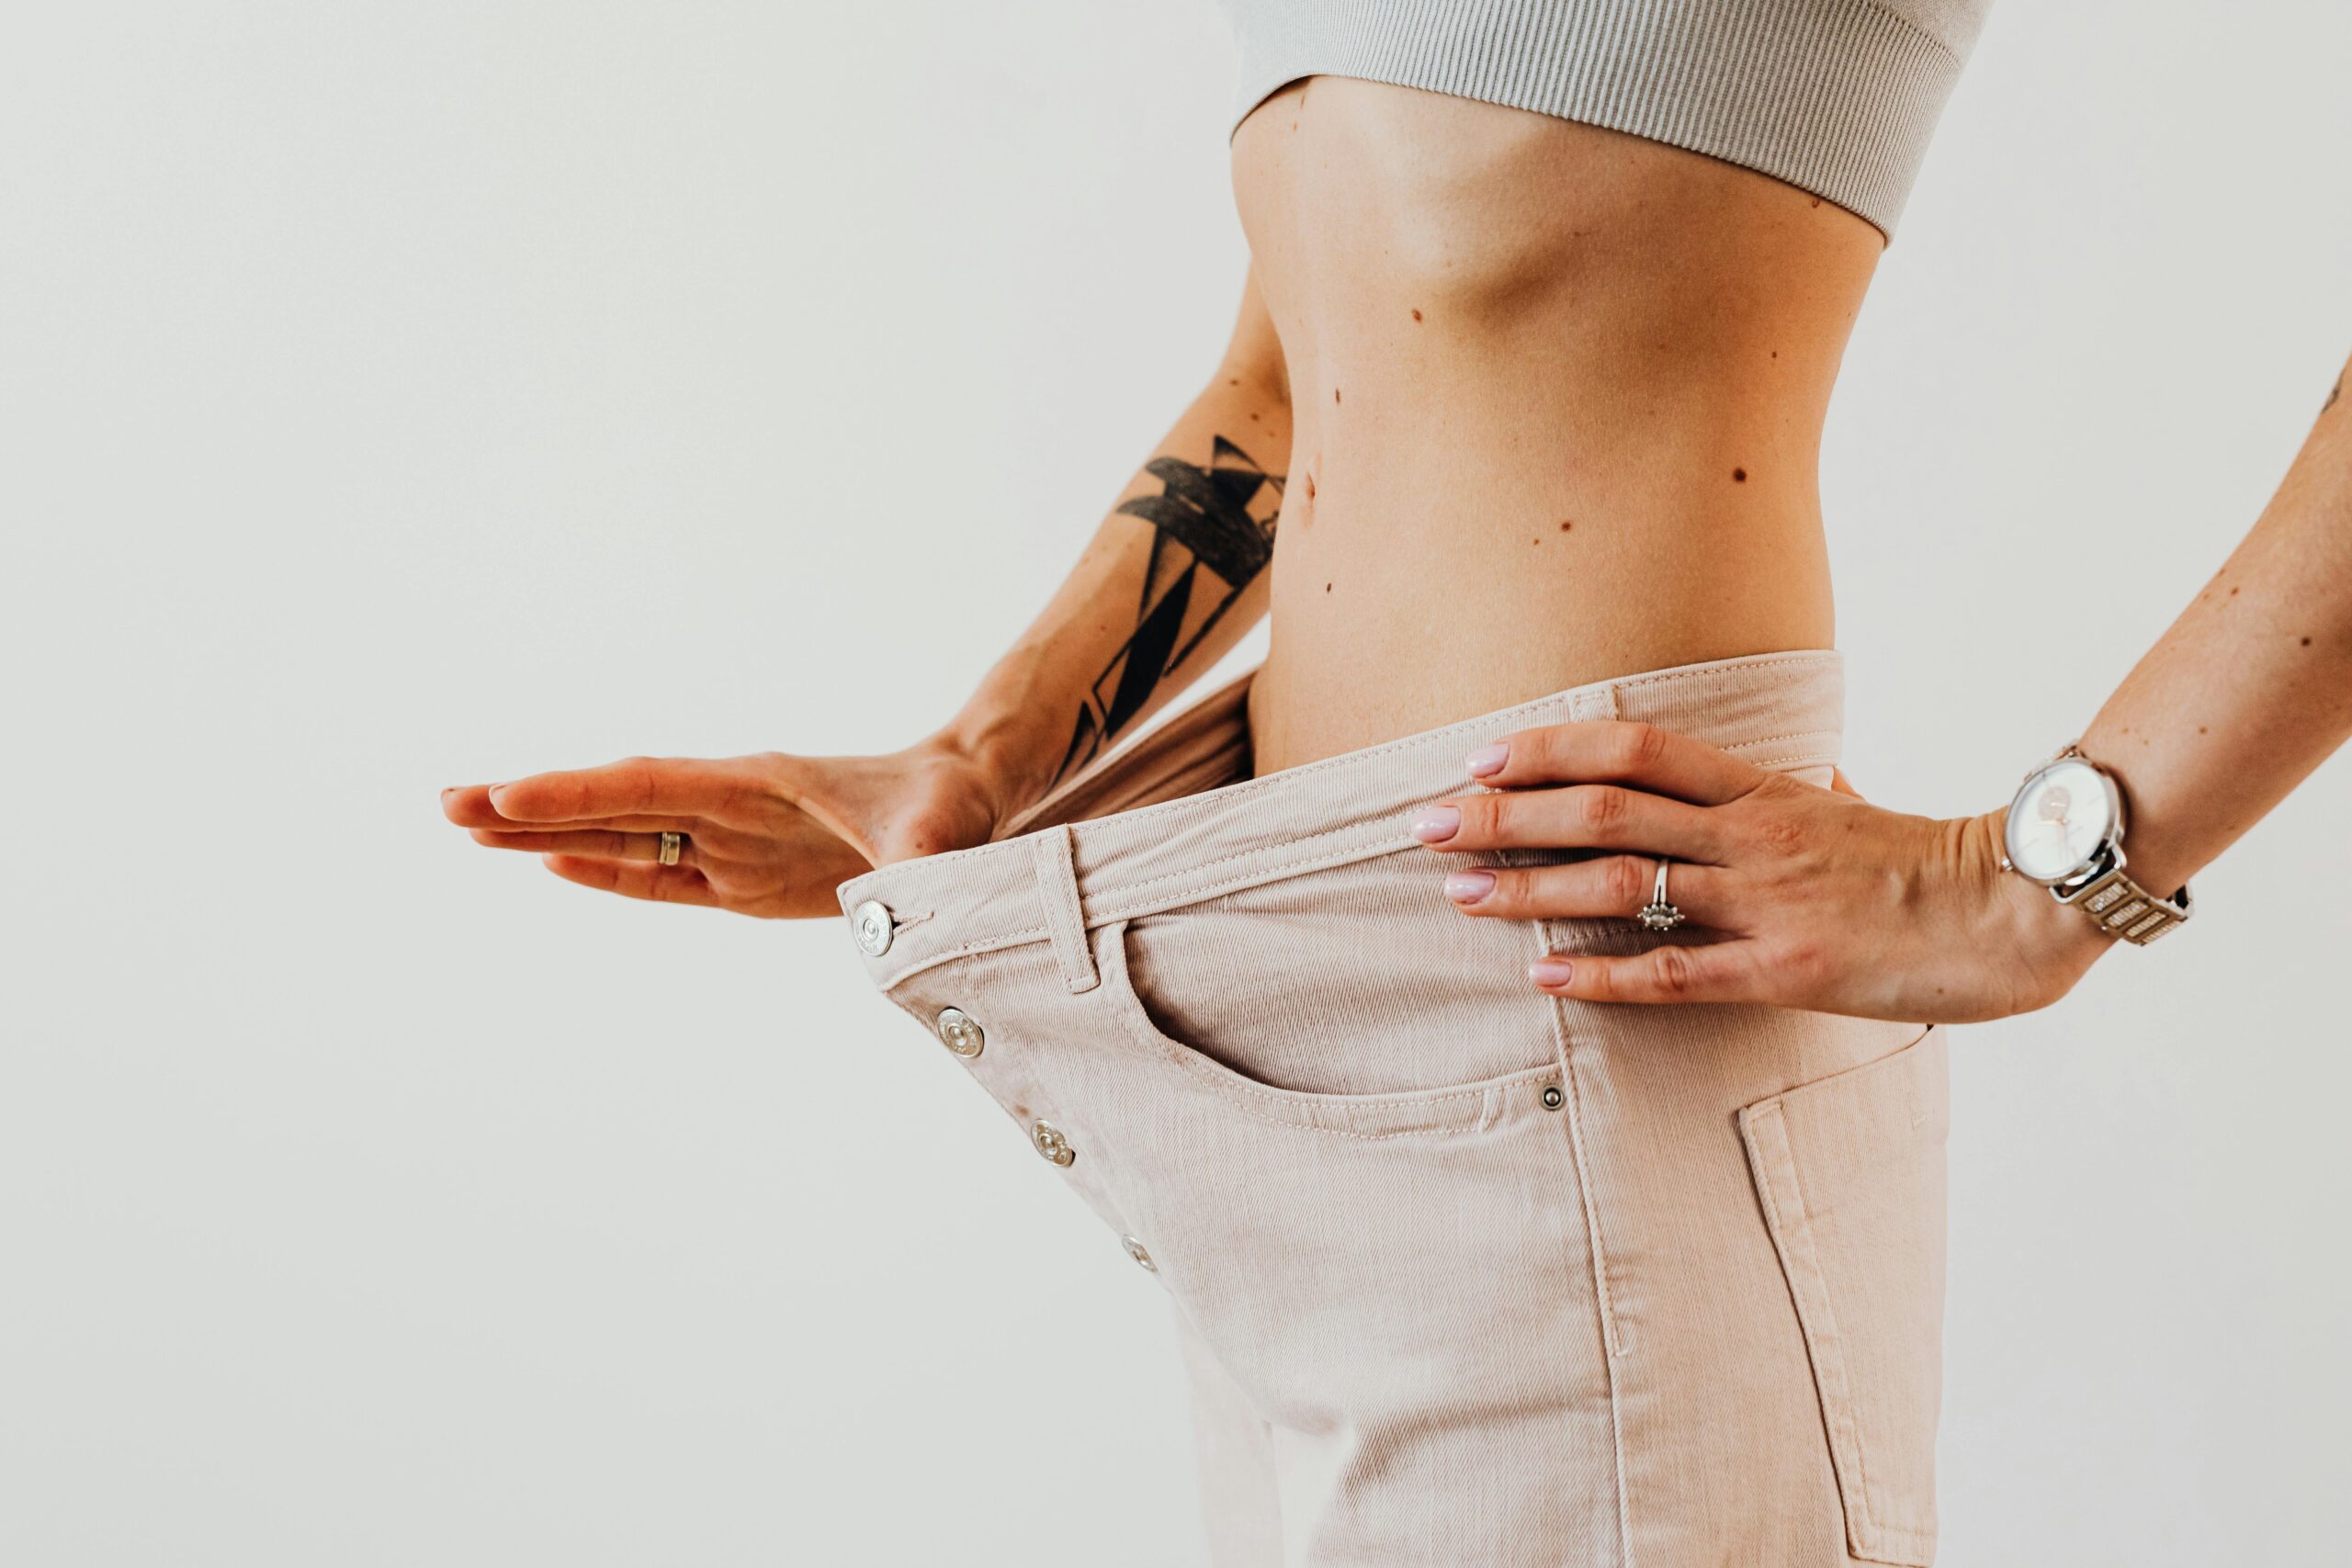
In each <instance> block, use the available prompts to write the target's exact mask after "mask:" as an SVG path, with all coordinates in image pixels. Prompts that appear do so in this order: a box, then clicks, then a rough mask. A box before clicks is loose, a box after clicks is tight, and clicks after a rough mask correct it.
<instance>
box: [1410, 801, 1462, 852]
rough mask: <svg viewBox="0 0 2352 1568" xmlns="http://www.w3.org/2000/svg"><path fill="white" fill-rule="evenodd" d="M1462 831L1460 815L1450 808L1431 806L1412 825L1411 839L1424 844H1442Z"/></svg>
mask: <svg viewBox="0 0 2352 1568" xmlns="http://www.w3.org/2000/svg"><path fill="white" fill-rule="evenodd" d="M1461 830H1462V813H1461V812H1459V811H1457V810H1455V809H1454V808H1453V807H1451V806H1432V807H1430V808H1429V809H1428V810H1427V811H1424V812H1422V813H1421V816H1420V819H1419V821H1417V822H1415V823H1414V824H1413V837H1415V838H1416V839H1419V840H1420V841H1421V842H1423V843H1425V844H1442V843H1443V842H1445V841H1446V840H1448V839H1451V838H1452V837H1453V835H1454V834H1456V833H1458V832H1460V831H1461Z"/></svg>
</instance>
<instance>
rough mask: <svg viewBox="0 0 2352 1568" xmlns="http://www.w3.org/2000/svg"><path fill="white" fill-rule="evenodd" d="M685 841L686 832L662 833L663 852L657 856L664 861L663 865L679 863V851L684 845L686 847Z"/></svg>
mask: <svg viewBox="0 0 2352 1568" xmlns="http://www.w3.org/2000/svg"><path fill="white" fill-rule="evenodd" d="M685 841H686V836H685V835H684V833H664V834H662V852H661V854H660V856H659V857H657V858H659V859H660V861H661V862H662V864H663V865H675V864H677V863H678V851H679V850H680V849H681V848H682V847H684V844H685Z"/></svg>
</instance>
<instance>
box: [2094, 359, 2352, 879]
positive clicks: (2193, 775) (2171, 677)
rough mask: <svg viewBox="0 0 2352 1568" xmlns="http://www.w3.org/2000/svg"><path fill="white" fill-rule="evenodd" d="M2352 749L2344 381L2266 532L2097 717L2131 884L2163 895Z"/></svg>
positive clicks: (2277, 500)
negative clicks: (2123, 811) (2119, 791)
mask: <svg viewBox="0 0 2352 1568" xmlns="http://www.w3.org/2000/svg"><path fill="white" fill-rule="evenodd" d="M2347 735H2352V368H2347V375H2346V377H2345V378H2339V379H2338V381H2337V383H2336V387H2335V391H2333V392H2332V393H2330V394H2329V397H2328V399H2327V406H2326V408H2325V409H2324V411H2323V412H2321V414H2320V418H2319V421H2318V423H2316V424H2315V425H2314V426H2313V427H2312V434H2311V436H2310V438H2309V439H2308V440H2307V441H2305V442H2304V444H2303V449H2302V451H2301V453H2300V454H2299V455H2298V456H2297V457H2296V459H2295V462H2294V466H2293V467H2292V468H2290V469H2289V470H2288V474H2287V478H2286V480H2285V482H2284V483H2283V484H2281V485H2280V486H2279V489H2278V494H2277V495H2276V496H2275V497H2274V498H2273V499H2272V501H2271V502H2270V505H2269V506H2268V507H2267V508H2266V509H2265V511H2264V513H2263V515H2262V518H2261V520H2260V522H2258V523H2257V524H2256V525H2255V528H2254V530H2253V532H2252V533H2250V534H2248V535H2247V536H2246V537H2245V541H2244V542H2243V543H2241V544H2240V545H2239V546H2238V547H2237V549H2236V551H2235V552H2234V553H2233V554H2232V556H2231V557H2230V559H2229V562H2228V564H2226V565H2225V566H2223V567H2222V570H2221V571H2220V572H2219V573H2217V574H2216V575H2215V576H2214V578H2213V581H2211V583H2210V584H2209V585H2208V586H2207V587H2206V588H2205V590H2204V592H2201V593H2199V595H2198V597H2197V600H2196V602H2195V603H2194V604H2190V605H2189V606H2188V609H2187V610H2186V611H2184V612H2183V613H2182V615H2181V616H2180V618H2179V619H2178V620H2177V621H2176V622H2174V623H2173V626H2172V628H2171V629H2170V630H2169V631H2167V632H2166V633H2165V637H2164V638H2163V639H2162V640H2161V641H2159V642H2158V643H2157V644H2156V646H2155V647H2154V648H2153V649H2150V650H2149V652H2148V655H2147V657H2145V658H2144V659H2143V660H2141V661H2140V663H2139V665H2138V666H2137V667H2136V668H2135V669H2134V670H2133V671H2131V675H2130V676H2129V677H2128V678H2127V679H2126V680H2125V681H2124V682H2123V684H2122V685H2121V686H2120V687H2119V688H2118V689H2117V690H2116V693H2115V694H2114V695H2113V696H2112V697H2110V698H2109V700H2108V703H2107V705H2106V706H2105V707H2103V708H2102V709H2100V711H2099V714H2098V718H2097V720H2096V721H2095V722H2094V723H2093V724H2092V726H2091V728H2090V729H2089V731H2088V732H2087V733H2086V734H2085V736H2084V737H2083V739H2082V747H2083V750H2084V752H2085V753H2086V755H2088V756H2089V757H2090V758H2091V759H2092V760H2093V761H2098V762H2100V763H2102V764H2104V765H2106V766H2108V767H2109V768H2111V769H2112V770H2113V771H2114V772H2115V773H2117V774H2118V775H2119V776H2120V778H2121V779H2122V781H2123V783H2124V785H2125V788H2126V789H2127V790H2128V792H2129V803H2130V806H2131V824H2130V831H2129V840H2128V847H2129V850H2130V853H2131V871H2132V874H2133V875H2134V876H2135V878H2137V879H2138V880H2139V881H2140V883H2141V884H2142V885H2143V886H2146V887H2150V888H2153V889H2155V890H2157V891H2159V892H2162V893H2167V894H2168V893H2170V892H2171V891H2172V890H2173V889H2174V888H2176V887H2177V886H2180V885H2181V884H2182V883H2183V882H2186V881H2187V880H2188V876H2189V875H2190V874H2191V873H2193V872H2195V871H2196V870H2198V869H2199V867H2201V866H2203V865H2205V864H2206V863H2208V862H2210V861H2211V860H2212V859H2213V858H2214V857H2215V856H2217V855H2219V854H2220V853H2221V852H2222V851H2223V850H2225V849H2227V848H2228V847H2229V846H2230V845H2231V844H2232V843H2233V842H2234V841H2236V840H2237V839H2238V837H2239V836H2240V835H2241V834H2243V833H2245V831H2246V829H2249V828H2251V827H2253V826H2254V824H2255V823H2256V822H2257V821H2259V820H2260V819H2261V818H2262V817H2263V815H2264V814H2265V813H2266V812H2267V811H2268V810H2269V809H2270V808H2271V807H2274V806H2276V805H2278V802H2279V801H2280V800H2281V799H2283V798H2285V796H2286V795H2288V793H2289V792H2290V791H2291V790H2292V789H2293V788H2294V787H2295V785H2296V784H2300V783H2301V781H2302V780H2303V778H2304V777H2305V776H2306V775H2308V774H2309V773H2311V772H2312V770H2313V769H2314V768H2316V767H2318V766H2319V765H2320V763H2321V762H2323V761H2325V760H2326V759H2327V757H2328V755H2329V754H2330V753H2331V752H2333V751H2334V750H2335V749H2336V748H2337V747H2338V746H2340V745H2342V744H2343V742H2344V740H2345V739H2346V736H2347Z"/></svg>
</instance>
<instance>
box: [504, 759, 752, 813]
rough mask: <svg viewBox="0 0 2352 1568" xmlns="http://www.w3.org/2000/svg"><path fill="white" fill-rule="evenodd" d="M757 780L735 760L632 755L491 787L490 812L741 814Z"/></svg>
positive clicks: (535, 774) (539, 774)
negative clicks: (598, 766) (594, 766)
mask: <svg viewBox="0 0 2352 1568" xmlns="http://www.w3.org/2000/svg"><path fill="white" fill-rule="evenodd" d="M757 788H758V784H757V781H756V780H755V779H754V778H753V777H752V775H751V774H750V773H748V772H746V771H745V770H743V769H741V768H739V767H737V766H735V765H734V764H733V763H731V762H726V761H708V760H707V759H704V758H700V757H629V758H626V759H624V760H623V761H618V762H608V763H606V764H605V766H603V767H601V768H581V769H576V770H574V771H571V772H569V773H534V774H532V775H531V776H530V777H529V778H526V779H516V780H515V782H514V783H512V784H492V785H491V786H490V787H489V789H488V791H487V794H488V795H489V797H490V804H491V807H492V809H493V810H495V811H496V812H497V813H498V814H499V815H500V816H501V817H503V818H506V819H507V820H508V821H509V822H577V821H579V820H581V819H582V818H591V817H648V816H651V817H722V818H723V817H729V816H736V815H740V814H741V810H742V808H743V807H744V805H745V803H746V797H747V796H748V795H752V794H753V793H754V792H755V791H756V790H757Z"/></svg>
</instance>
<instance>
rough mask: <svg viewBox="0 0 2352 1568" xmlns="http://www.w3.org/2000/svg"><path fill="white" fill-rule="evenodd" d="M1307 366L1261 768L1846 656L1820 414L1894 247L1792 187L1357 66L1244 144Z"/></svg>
mask: <svg viewBox="0 0 2352 1568" xmlns="http://www.w3.org/2000/svg"><path fill="white" fill-rule="evenodd" d="M1233 178H1234V190H1235V195H1236V198H1237V201H1238V206H1239V209H1240V213H1241V219H1242V223H1243V226H1244V228H1245V230H1246V231H1247V233H1248V236H1249V240H1250V249H1251V253H1252V255H1253V258H1254V265H1255V269H1256V273H1257V276H1258V280H1259V283H1260V285H1261V288H1262V289H1263V291H1264V294H1265V298H1266V300H1267V304H1268V307H1269V309H1270V310H1272V315H1273V319H1274V322H1275V325H1276V328H1277V329H1278V331H1279V332H1280V333H1281V337H1282V343H1283V355H1284V358H1285V359H1286V361H1287V363H1288V368H1289V376H1290V385H1291V398H1292V403H1293V409H1294V413H1295V424H1294V436H1293V446H1292V452H1291V457H1290V463H1289V467H1288V471H1287V476H1286V483H1285V488H1284V495H1283V510H1282V514H1281V518H1280V523H1279V525H1278V528H1277V532H1276V536H1275V548H1274V559H1273V569H1272V605H1273V613H1272V619H1273V631H1272V650H1271V652H1270V654H1269V656H1268V659H1267V661H1266V664H1265V667H1264V670H1263V671H1262V672H1261V675H1260V676H1259V678H1258V680H1257V682H1256V683H1255V686H1254V688H1253V692H1252V695H1251V710H1250V716H1251V723H1252V728H1253V732H1254V739H1255V745H1256V750H1257V756H1256V763H1255V766H1256V770H1257V771H1258V772H1260V773H1269V772H1272V771H1274V770H1276V769H1279V768H1284V767H1291V766H1295V765H1297V764H1299V763H1302V762H1307V761H1315V760H1317V759H1319V758H1322V757H1327V756H1331V755H1334V754H1336V753H1339V752H1341V751H1345V750H1353V749H1356V748H1359V747H1363V746H1366V745H1372V744H1375V743H1377V742H1379V741H1382V740H1385V739H1393V738H1395V737H1397V736H1399V735H1403V734H1408V733H1410V732H1413V731H1416V730H1419V729H1424V728H1431V727H1433V726H1436V725H1440V724H1444V723H1447V722H1450V721H1453V720H1456V719H1460V718H1463V717H1466V716H1472V715H1476V714H1478V713H1482V712H1486V711H1487V710H1489V709H1493V708H1498V707H1502V706H1506V705H1511V704H1514V703H1518V702H1521V701H1525V700H1527V699H1529V698H1532V697H1534V696H1538V695H1541V694H1545V693H1548V692H1552V691H1556V690H1559V689H1561V688H1564V687H1567V686H1572V685H1576V684H1578V683H1581V682H1588V681H1592V680H1597V679H1600V678H1603V677H1607V676H1611V675H1616V674H1622V673H1625V672H1629V671H1639V670H1646V669H1654V668H1659V667H1663V666H1668V665H1676V664H1684V663H1691V662H1696V661H1699V660H1712V659H1719V658H1727V657H1732V656H1736V655H1740V654H1747V653H1760V652H1770V651H1773V650H1777V649H1793V648H1823V647H1826V646H1828V645H1829V643H1830V640H1831V615H1830V595H1829V581H1828V569H1827V560H1826V553H1825V549H1824V543H1823V538H1822V526H1821V513H1820V503H1819V497H1818V493H1817V487H1816V475H1815V468H1816V457H1817V452H1818V447H1819V443H1820V436H1821V428H1822V421H1823V416H1824V413H1825V412H1826V406H1827V402H1828V398H1829V393H1830V388H1831V384H1832V382H1833V380H1834V378H1835V377H1836V374H1837V370H1838V360H1839V357H1840V355H1842V354H1843V352H1844V348H1845V344H1846V340H1847V335H1848V333H1849V330H1850V329H1851V327H1852V324H1853V321H1854V318H1855V314H1856V312H1857V310H1859V308H1860V303H1861V299H1862V295H1863V292H1864V289H1865V288H1866V287H1867V286H1868V284H1869V281H1870V278H1871V272H1872V269H1873V267H1874V266H1875V265H1876V263H1877V259H1878V256H1879V254H1880V251H1881V250H1882V248H1883V240H1882V237H1881V235H1880V233H1879V231H1877V230H1876V229H1875V228H1873V227H1872V226H1871V224H1870V223H1868V222H1865V221H1864V220H1861V219H1860V218H1858V217H1856V216H1854V215H1853V214H1852V213H1850V212H1848V211H1846V210H1844V209H1840V208H1839V207H1838V206H1836V205H1834V204H1832V203H1830V202H1827V201H1824V200H1822V199H1820V198H1818V197H1813V196H1809V195H1807V194H1805V193H1804V191H1802V190H1800V189H1798V188H1797V187H1795V186H1790V185H1784V184H1781V183H1780V182H1779V181H1777V180H1774V179H1771V178H1769V177H1767V176H1765V175H1759V174H1756V173H1752V172H1750V171H1748V170H1746V169H1742V168H1738V167H1735V166H1734V165H1732V164H1726V163H1721V162H1717V161H1715V160H1713V159H1711V158H1707V157H1703V156H1702V155H1700V154H1697V153H1693V152H1683V151H1680V150H1679V149H1675V148H1671V147H1668V146H1665V145H1663V144H1661V143H1658V142H1655V141H1645V140H1641V139H1638V138H1635V137H1632V136H1627V135H1624V134H1621V133H1619V132H1616V131H1611V130H1600V129H1596V128H1594V127H1591V126H1587V125H1583V124H1579V123H1577V122H1574V121H1571V120H1567V119H1564V118H1555V117H1553V116H1549V115H1543V114H1537V113H1532V112H1529V111H1527V110H1523V109H1517V108H1509V107H1498V106H1496V105H1492V104H1486V103H1480V102H1476V101H1474V100H1471V99H1468V98H1463V97H1454V96H1445V95H1441V94H1437V93H1431V92H1424V91H1419V90H1417V89H1413V88H1408V87H1397V86H1387V85H1380V84H1377V83H1373V82H1368V81H1361V80H1356V79H1352V78H1347V77H1339V76H1316V77H1311V78H1309V79H1307V80H1306V81H1303V82H1299V83H1295V84H1294V85H1291V86H1289V87H1286V88H1284V89H1283V91H1281V92H1279V93H1277V94H1275V95H1274V96H1272V97H1270V98H1268V99H1267V100H1266V101H1265V102H1263V103H1262V104H1261V105H1260V106H1259V107H1257V108H1256V109H1255V110H1254V111H1253V112H1252V113H1251V114H1250V116H1249V118H1247V119H1246V120H1244V121H1243V123H1242V124H1241V126H1240V127H1239V129H1238V130H1237V132H1236V133H1235V136H1234V140H1233Z"/></svg>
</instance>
